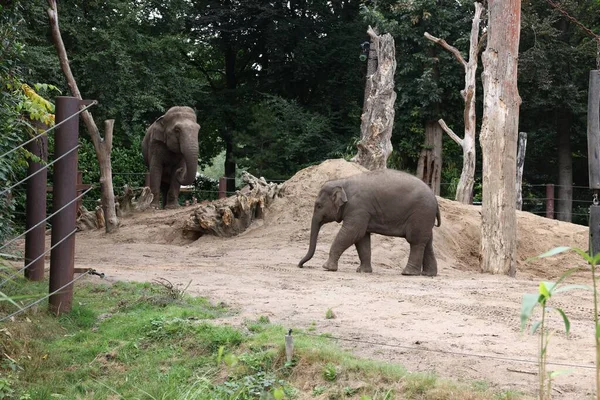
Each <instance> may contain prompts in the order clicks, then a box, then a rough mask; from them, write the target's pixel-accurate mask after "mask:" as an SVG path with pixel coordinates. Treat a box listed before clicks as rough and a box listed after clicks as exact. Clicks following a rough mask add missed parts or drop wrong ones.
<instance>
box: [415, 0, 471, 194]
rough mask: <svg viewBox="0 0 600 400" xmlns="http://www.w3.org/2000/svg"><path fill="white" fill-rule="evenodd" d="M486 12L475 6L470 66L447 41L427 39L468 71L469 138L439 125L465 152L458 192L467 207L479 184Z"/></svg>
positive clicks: (466, 115)
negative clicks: (478, 96) (479, 87)
mask: <svg viewBox="0 0 600 400" xmlns="http://www.w3.org/2000/svg"><path fill="white" fill-rule="evenodd" d="M482 12H483V5H482V4H481V3H477V2H476V3H475V15H474V16H473V23H472V25H471V40H470V46H469V62H466V61H465V59H464V58H463V57H462V54H461V53H460V51H458V49H457V48H456V47H454V46H451V45H449V44H448V43H446V41H445V40H444V39H439V38H436V37H434V36H431V35H430V34H429V33H427V32H425V37H426V38H427V39H429V40H431V41H432V42H434V43H437V44H439V45H440V46H442V47H443V48H444V49H446V50H448V51H449V52H451V53H452V54H453V55H454V57H456V59H457V60H458V62H459V63H460V64H461V65H462V66H463V67H464V69H465V88H464V89H463V90H461V92H460V93H461V95H462V97H463V100H464V101H465V111H464V121H465V136H464V138H463V139H460V138H459V137H458V135H456V134H455V133H454V131H452V129H450V128H449V127H448V125H446V123H445V122H444V120H442V119H440V120H439V121H438V122H439V124H440V126H441V127H442V128H443V129H444V131H446V133H447V134H448V135H449V136H450V137H451V138H452V140H454V141H455V142H456V143H458V145H459V146H461V147H462V149H463V168H462V173H461V174H460V180H459V181H458V186H457V188H456V196H455V199H456V201H460V202H461V203H464V204H470V203H471V198H472V193H473V184H474V183H475V159H476V155H475V152H476V150H475V135H476V133H477V132H476V129H477V126H476V114H475V84H476V72H477V60H478V56H479V24H480V22H481V13H482Z"/></svg>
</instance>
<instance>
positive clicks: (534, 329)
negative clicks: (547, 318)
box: [531, 320, 542, 334]
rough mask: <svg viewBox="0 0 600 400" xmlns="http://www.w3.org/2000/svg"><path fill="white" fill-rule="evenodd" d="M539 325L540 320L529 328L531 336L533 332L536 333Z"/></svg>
mask: <svg viewBox="0 0 600 400" xmlns="http://www.w3.org/2000/svg"><path fill="white" fill-rule="evenodd" d="M541 324H542V321H541V320H540V321H537V322H536V323H535V324H533V325H532V326H531V334H534V333H535V331H537V330H538V328H539V327H540V325H541Z"/></svg>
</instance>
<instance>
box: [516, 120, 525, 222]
mask: <svg viewBox="0 0 600 400" xmlns="http://www.w3.org/2000/svg"><path fill="white" fill-rule="evenodd" d="M518 146H519V147H518V148H517V210H519V211H520V210H522V209H523V168H524V167H525V150H526V149H527V132H519V145H518Z"/></svg>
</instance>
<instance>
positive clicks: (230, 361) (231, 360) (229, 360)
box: [223, 353, 238, 367]
mask: <svg viewBox="0 0 600 400" xmlns="http://www.w3.org/2000/svg"><path fill="white" fill-rule="evenodd" d="M223 362H225V364H227V366H228V367H235V366H236V365H237V363H238V358H237V357H236V356H235V355H233V354H231V353H228V354H226V355H225V357H223Z"/></svg>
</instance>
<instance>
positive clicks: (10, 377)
mask: <svg viewBox="0 0 600 400" xmlns="http://www.w3.org/2000/svg"><path fill="white" fill-rule="evenodd" d="M6 289H7V293H9V294H10V293H11V291H12V292H13V293H15V291H17V292H18V293H24V292H29V293H38V294H39V293H43V292H44V291H45V290H47V283H39V284H31V283H27V284H24V283H23V282H18V283H17V284H15V285H13V286H12V287H8V288H6ZM11 307H14V306H11V305H8V304H2V305H0V312H2V313H3V315H5V314H6V313H8V312H10V311H11ZM228 313H229V311H228V310H227V309H226V308H224V307H221V306H218V305H213V304H211V303H210V302H208V301H207V300H206V299H202V298H194V297H191V296H187V295H173V293H172V292H169V290H168V289H167V288H165V287H162V286H160V285H150V284H136V283H122V282H119V283H116V284H114V285H108V284H81V285H77V287H76V293H75V297H74V306H73V311H72V312H71V313H69V314H68V315H64V316H61V317H60V318H55V317H53V316H51V315H49V314H48V313H47V312H46V311H45V307H41V308H40V309H38V310H33V311H31V312H27V313H26V314H25V315H21V316H19V317H18V318H17V319H16V320H15V321H14V322H9V323H7V324H5V325H3V326H0V329H1V330H0V351H1V354H6V356H5V357H4V358H2V359H1V363H0V398H2V399H4V398H6V399H40V400H41V399H51V398H62V399H100V400H102V399H119V398H126V399H177V400H179V399H181V400H184V399H186V400H187V399H199V400H204V399H240V400H243V399H259V398H261V399H262V398H264V399H283V398H285V399H291V398H295V397H299V396H300V395H302V396H303V397H306V396H309V397H315V398H321V399H347V398H354V399H393V398H406V399H432V400H433V399H436V400H437V399H440V400H441V399H451V398H461V399H488V398H497V399H517V398H520V397H519V396H517V395H515V396H513V395H512V394H511V395H510V396H506V395H503V394H502V393H492V392H491V391H490V390H489V389H488V387H487V386H486V384H485V383H484V382H476V383H474V384H473V385H470V386H469V385H464V386H460V385H456V384H453V383H451V382H447V381H445V380H443V379H439V378H437V377H436V376H433V375H424V374H409V373H408V372H407V371H406V370H405V369H404V368H403V367H402V366H399V365H394V364H389V363H384V362H379V361H371V360H365V359H359V358H357V357H355V356H353V355H352V354H350V353H348V352H345V351H342V350H341V349H340V348H339V347H338V346H337V345H336V344H335V343H334V342H333V341H332V340H331V339H330V338H328V337H327V336H326V335H319V336H314V335H305V334H303V332H302V331H301V330H296V329H294V332H295V333H294V358H293V361H292V362H291V363H286V359H285V346H284V340H283V339H284V336H285V334H286V333H287V331H286V329H285V328H283V327H280V326H276V325H272V324H271V322H270V320H269V319H268V318H267V317H265V316H257V319H256V320H252V321H246V323H245V326H244V327H237V328H233V327H230V326H227V325H224V324H222V323H220V324H219V323H216V322H211V320H213V319H215V318H222V319H221V320H226V318H223V317H226V316H227V315H228ZM244 332H245V333H244ZM8 357H10V358H8ZM261 396H262V397H261ZM494 396H496V397H494Z"/></svg>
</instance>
